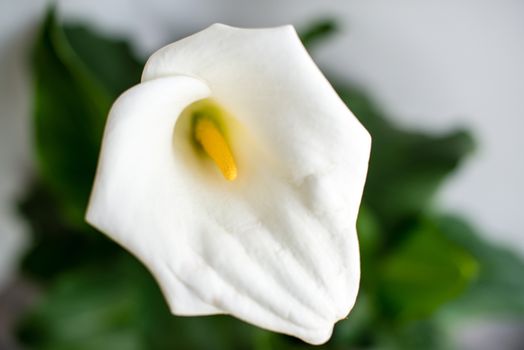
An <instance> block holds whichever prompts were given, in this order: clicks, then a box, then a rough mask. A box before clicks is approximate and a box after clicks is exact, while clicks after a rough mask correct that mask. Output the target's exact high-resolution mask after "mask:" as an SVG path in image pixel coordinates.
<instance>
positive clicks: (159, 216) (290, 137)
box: [87, 25, 370, 344]
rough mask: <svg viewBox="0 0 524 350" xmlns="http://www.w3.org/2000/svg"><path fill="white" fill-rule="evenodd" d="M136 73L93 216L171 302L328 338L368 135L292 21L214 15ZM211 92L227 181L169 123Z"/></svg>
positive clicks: (352, 258) (349, 291) (107, 154)
mask: <svg viewBox="0 0 524 350" xmlns="http://www.w3.org/2000/svg"><path fill="white" fill-rule="evenodd" d="M189 76H192V77H197V78H190V77H189ZM143 80H144V82H143V83H142V84H140V85H138V86H137V87H134V88H132V89H131V90H130V91H128V92H126V93H125V94H124V95H123V96H122V97H120V98H119V99H118V100H117V102H116V103H115V105H114V107H113V109H112V111H111V113H110V116H109V121H108V125H107V127H106V134H105V136H104V144H103V150H102V154H101V159H100V163H99V168H98V172H97V178H96V182H95V186H94V189H93V194H92V198H91V201H90V206H89V211H88V215H87V219H88V221H89V222H90V223H92V224H93V225H95V226H96V227H98V228H99V229H101V230H102V231H104V232H106V233H107V234H108V235H110V236H111V237H113V238H114V239H115V240H116V241H118V242H119V243H120V244H122V245H123V246H124V247H126V248H128V249H129V250H130V251H132V252H133V253H134V254H135V255H136V256H138V257H139V258H140V259H141V260H142V261H143V262H144V263H145V264H146V265H147V266H148V267H149V268H150V269H151V271H152V272H153V273H154V275H155V276H156V278H157V280H158V281H159V283H160V284H161V285H162V289H163V291H164V294H165V296H166V298H167V300H168V302H169V304H170V306H171V309H172V311H173V313H175V314H180V315H199V314H212V313H228V314H232V315H234V316H236V317H238V318H241V319H243V320H246V321H248V322H250V323H253V324H256V325H258V326H261V327H264V328H267V329H271V330H274V331H278V332H282V333H287V334H291V335H294V336H297V337H299V338H301V339H303V340H305V341H307V342H310V343H313V344H319V343H322V342H325V341H326V340H327V339H329V337H330V335H331V332H332V328H333V325H334V323H335V322H336V321H337V320H339V319H341V318H343V317H345V316H346V315H347V313H348V312H349V311H350V309H351V308H352V306H353V304H354V302H355V298H356V295H357V292H358V284H359V273H360V268H359V254H358V242H357V237H356V231H355V223H356V217H357V213H358V207H359V204H360V198H361V195H362V190H363V186H364V181H365V176H366V171H367V162H368V158H369V150H370V138H369V135H368V133H367V132H366V131H365V129H364V128H363V127H362V126H361V125H360V124H359V123H358V121H357V120H356V118H355V117H354V116H353V115H352V114H351V112H350V111H349V110H348V109H347V108H346V106H345V105H344V104H343V103H342V101H341V100H340V99H339V98H338V96H337V95H336V93H335V92H334V91H333V89H332V87H331V86H330V85H329V83H328V82H327V81H326V79H325V78H324V77H323V75H322V74H321V73H320V71H319V70H318V69H317V67H316V66H315V65H314V63H313V62H312V60H311V59H310V57H309V56H308V54H307V53H306V51H305V50H304V48H303V47H302V44H301V43H300V41H299V40H298V38H297V36H296V33H295V32H294V29H293V28H292V27H280V28H273V29H263V30H262V29H259V30H247V29H237V28H231V27H227V26H223V25H214V26H212V27H210V28H208V29H206V30H204V31H202V32H200V33H197V34H195V35H193V36H191V37H189V38H186V39H184V40H181V41H179V42H177V43H174V44H172V45H169V46H167V47H166V48H164V49H161V50H160V51H158V52H157V53H155V54H154V55H153V56H152V58H151V59H150V60H149V62H148V64H147V65H146V68H145V70H144V75H143ZM204 82H205V83H204ZM208 96H211V97H213V98H214V99H215V100H217V101H218V102H219V103H220V104H222V105H223V106H224V107H225V108H226V110H228V111H229V112H230V113H231V114H232V116H233V117H234V119H232V120H230V121H229V122H228V127H230V131H231V142H232V149H233V152H234V153H235V157H236V158H237V161H238V169H239V176H238V179H237V180H236V181H234V182H228V181H225V180H224V179H223V178H222V177H221V176H220V175H219V174H217V172H216V169H214V168H213V167H212V164H211V165H210V164H208V163H206V162H204V161H202V160H201V159H199V158H198V157H196V156H195V154H194V152H193V151H192V149H191V145H190V143H188V142H187V138H188V137H187V132H188V131H187V130H188V127H187V125H184V124H183V123H182V121H180V122H179V123H177V127H176V130H175V132H174V133H173V128H174V125H175V123H176V120H177V118H178V116H179V115H180V112H181V111H182V110H183V109H184V108H185V107H186V106H187V105H189V104H190V103H192V102H193V101H196V100H198V99H202V98H205V97H208Z"/></svg>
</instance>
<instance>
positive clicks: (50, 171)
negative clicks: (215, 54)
mask: <svg viewBox="0 0 524 350" xmlns="http://www.w3.org/2000/svg"><path fill="white" fill-rule="evenodd" d="M109 48H113V49H109ZM115 67H119V68H115ZM136 67H137V64H136V61H135V60H134V58H132V56H131V54H130V53H129V52H128V51H126V47H125V46H124V45H122V43H120V42H113V41H110V40H106V39H101V38H99V37H97V36H95V35H90V34H87V32H86V31H84V30H81V29H77V28H76V29H75V28H72V29H69V30H68V36H67V35H66V34H65V32H64V30H63V29H62V27H61V26H60V25H59V24H58V23H57V22H56V20H55V16H54V13H53V12H50V13H49V14H48V16H47V18H46V20H45V21H44V24H43V26H42V28H41V32H40V35H39V37H38V39H37V41H36V44H35V48H34V52H33V74H34V96H35V97H34V98H35V102H34V118H35V124H34V125H35V139H36V140H35V146H36V154H37V157H38V165H39V171H40V174H41V176H42V177H43V178H44V180H45V181H46V183H47V184H49V185H50V186H51V187H52V188H53V190H54V191H55V193H56V195H57V196H58V197H59V199H60V200H61V204H62V210H64V211H65V212H66V214H67V216H68V218H69V219H70V220H71V221H72V222H77V223H82V222H83V216H84V212H85V207H86V204H87V199H88V197H89V192H90V188H91V184H92V181H93V177H94V173H95V169H96V162H97V158H98V150H99V147H100V141H101V137H102V132H103V127H104V123H105V119H106V116H107V113H108V111H109V107H110V105H111V103H112V101H113V100H114V98H115V97H116V96H117V94H118V93H119V92H121V90H122V89H124V88H125V87H126V86H128V85H129V84H131V83H132V82H138V80H139V71H138V70H137V69H136ZM108 72H112V74H109V73H108Z"/></svg>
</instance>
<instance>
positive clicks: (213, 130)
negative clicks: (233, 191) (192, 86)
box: [193, 115, 237, 181]
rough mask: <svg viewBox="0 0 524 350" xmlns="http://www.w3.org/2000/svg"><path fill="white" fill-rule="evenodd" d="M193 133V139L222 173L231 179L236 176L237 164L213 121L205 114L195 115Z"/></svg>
mask: <svg viewBox="0 0 524 350" xmlns="http://www.w3.org/2000/svg"><path fill="white" fill-rule="evenodd" d="M194 118H195V122H194V127H193V133H194V135H193V136H194V138H195V140H196V141H197V142H198V143H199V144H200V145H201V146H202V148H203V149H204V151H205V152H206V153H207V155H208V156H209V157H210V158H211V159H212V160H213V161H214V162H215V164H216V165H217V167H218V168H219V169H220V171H221V172H222V175H224V177H225V178H226V179H227V180H229V181H233V180H235V179H236V177H237V165H236V163H235V159H234V158H233V154H232V153H231V150H230V149H229V145H228V144H227V142H226V139H225V138H224V135H223V134H222V132H221V131H220V129H219V128H218V126H217V125H216V123H215V122H214V121H213V119H211V118H209V117H206V116H198V115H195V117H194Z"/></svg>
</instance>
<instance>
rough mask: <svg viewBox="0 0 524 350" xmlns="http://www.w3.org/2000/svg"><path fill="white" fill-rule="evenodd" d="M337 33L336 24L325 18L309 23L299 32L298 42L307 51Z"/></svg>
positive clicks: (332, 20)
mask: <svg viewBox="0 0 524 350" xmlns="http://www.w3.org/2000/svg"><path fill="white" fill-rule="evenodd" d="M337 31H338V25H337V22H336V21H335V20H334V19H333V18H326V19H321V20H318V21H315V22H313V23H311V24H310V25H309V26H308V27H306V28H304V29H303V30H301V31H300V40H301V41H302V44H304V46H305V47H307V48H308V49H311V48H312V47H314V46H315V45H316V44H317V43H320V42H322V41H324V40H326V39H328V38H329V37H331V36H333V35H334V34H336V32H337Z"/></svg>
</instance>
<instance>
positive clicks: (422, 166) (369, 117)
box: [337, 86, 473, 235]
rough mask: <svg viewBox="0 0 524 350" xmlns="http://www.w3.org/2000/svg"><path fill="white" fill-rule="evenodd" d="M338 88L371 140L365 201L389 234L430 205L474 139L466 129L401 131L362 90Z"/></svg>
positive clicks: (469, 149)
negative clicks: (432, 132)
mask: <svg viewBox="0 0 524 350" xmlns="http://www.w3.org/2000/svg"><path fill="white" fill-rule="evenodd" d="M337 90H338V92H339V94H340V95H341V97H342V99H343V100H344V101H345V102H346V103H347V105H348V106H349V107H350V109H351V110H352V111H353V113H355V115H356V116H357V117H358V118H359V119H360V121H361V122H362V123H363V124H364V126H365V127H366V128H367V129H368V131H369V132H370V134H371V136H372V138H373V144H372V150H371V159H370V167H369V172H368V179H367V183H366V189H365V193H364V199H363V200H364V203H365V204H366V205H368V206H369V207H370V209H372V210H373V212H374V213H375V214H376V216H377V217H379V218H380V221H381V225H382V226H383V228H384V230H385V231H384V232H385V233H386V234H388V235H391V234H392V233H394V232H395V231H396V229H397V227H398V226H399V225H402V223H403V222H404V221H406V220H409V219H410V218H411V217H414V216H417V215H419V214H421V213H422V212H423V211H424V210H425V209H427V208H428V207H429V205H430V204H431V200H432V198H433V196H434V194H435V192H436V190H437V189H438V188H439V186H440V184H441V183H442V181H443V180H444V179H445V177H446V175H448V174H449V173H450V172H452V171H453V170H454V169H455V168H456V167H457V165H458V164H459V161H460V160H461V159H462V158H463V157H464V156H465V155H466V154H468V153H469V152H470V151H471V150H472V149H473V141H472V138H471V137H470V135H469V134H468V133H466V132H464V131H457V132H452V133H449V134H447V135H442V136H432V135H428V134H423V133H419V132H413V131H405V130H402V129H399V128H398V127H396V126H395V125H393V124H392V123H391V122H390V121H388V120H387V119H386V118H385V117H384V116H382V114H381V113H380V112H379V111H378V110H377V109H376V108H375V107H374V106H373V105H372V104H371V103H370V102H369V101H368V99H367V98H366V97H365V96H364V95H362V94H361V93H360V92H358V91H356V90H354V89H351V88H347V87H342V86H340V87H339V88H338V89H337Z"/></svg>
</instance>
